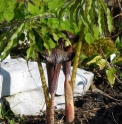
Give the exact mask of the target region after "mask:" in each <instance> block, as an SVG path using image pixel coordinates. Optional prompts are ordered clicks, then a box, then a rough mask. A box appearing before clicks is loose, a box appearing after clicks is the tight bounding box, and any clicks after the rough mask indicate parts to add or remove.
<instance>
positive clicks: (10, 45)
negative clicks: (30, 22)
mask: <svg viewBox="0 0 122 124" xmlns="http://www.w3.org/2000/svg"><path fill="white" fill-rule="evenodd" d="M23 27H24V23H22V24H21V25H20V26H19V27H18V28H17V29H16V31H15V32H14V33H13V34H12V36H11V37H10V39H9V41H8V43H7V46H6V47H5V49H4V51H3V54H2V55H1V56H0V58H1V60H4V59H5V58H6V57H7V56H8V54H9V52H10V50H11V49H12V48H13V47H14V46H16V45H17V43H18V41H17V40H16V39H17V37H19V36H20V34H21V33H22V31H23Z"/></svg>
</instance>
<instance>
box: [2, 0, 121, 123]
mask: <svg viewBox="0 0 122 124" xmlns="http://www.w3.org/2000/svg"><path fill="white" fill-rule="evenodd" d="M54 3H55V4H54ZM0 8H1V9H0V31H2V34H1V35H0V58H1V60H4V59H5V58H6V57H7V56H8V54H9V53H10V51H11V49H13V48H14V47H16V46H18V44H19V41H20V40H21V39H25V38H27V39H28V41H29V46H28V47H27V49H26V59H27V60H29V59H30V58H31V59H35V58H36V59H37V58H38V56H37V52H40V51H42V50H43V49H44V48H45V49H47V50H48V51H50V49H52V48H55V47H59V43H58V40H59V39H60V38H62V37H63V38H64V39H65V41H66V45H67V46H69V45H71V43H70V42H69V39H68V38H67V37H66V36H65V35H64V34H63V33H61V31H62V30H67V31H70V32H72V33H74V34H79V40H78V42H76V43H74V44H73V47H74V49H75V52H76V57H75V58H74V63H73V73H72V78H71V86H72V89H73V86H74V82H75V77H76V70H77V67H78V63H79V61H80V60H81V58H82V61H83V60H84V61H83V63H82V64H84V65H87V66H90V65H91V64H96V65H97V66H99V67H100V69H104V68H105V69H106V75H107V78H108V81H109V82H110V83H111V84H112V85H113V84H114V81H115V77H114V75H115V73H116V70H115V68H113V67H112V66H111V64H109V62H108V61H107V59H108V58H109V57H110V55H111V54H113V53H116V54H117V56H116V58H115V59H114V60H113V61H112V63H113V64H115V63H119V62H121V61H122V58H121V54H120V52H119V51H118V50H119V49H121V48H122V47H121V45H120V44H121V43H120V41H119V39H117V40H116V46H115V44H114V43H113V42H112V40H111V39H110V37H109V38H108V37H107V36H108V35H109V34H110V33H111V32H112V31H113V18H112V16H111V12H110V10H109V8H108V7H107V6H106V4H105V2H104V0H97V1H95V0H63V1H62V0H52V1H50V0H43V1H42V0H36V1H34V0H33V1H32V0H9V1H5V0H1V4H0ZM52 37H53V39H54V40H55V41H56V42H55V43H54V42H53V39H52ZM39 63H40V60H39V61H38V65H39V67H40V73H43V71H42V70H41V65H40V64H39ZM42 75H43V74H42ZM43 76H44V75H43ZM42 78H43V79H44V77H42ZM43 82H44V85H43V87H45V80H44V81H43ZM44 90H45V99H47V98H49V94H48V91H47V87H46V89H44ZM46 95H47V96H46ZM46 101H49V99H47V100H46ZM47 105H48V104H47ZM47 108H48V107H47ZM11 123H12V122H11Z"/></svg>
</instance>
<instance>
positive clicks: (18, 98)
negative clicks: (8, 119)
mask: <svg viewBox="0 0 122 124" xmlns="http://www.w3.org/2000/svg"><path fill="white" fill-rule="evenodd" d="M5 99H6V100H7V101H8V102H9V105H10V108H11V110H12V111H13V112H14V114H15V115H18V114H20V115H23V114H24V115H39V114H40V110H42V109H43V110H45V109H46V108H45V99H44V94H43V91H42V88H40V89H35V90H31V91H29V92H23V93H18V94H16V95H13V96H9V97H5ZM43 106H44V108H43Z"/></svg>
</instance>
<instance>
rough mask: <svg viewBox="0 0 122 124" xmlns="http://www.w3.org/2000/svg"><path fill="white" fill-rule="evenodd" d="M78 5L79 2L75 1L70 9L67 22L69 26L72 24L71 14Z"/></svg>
mask: <svg viewBox="0 0 122 124" xmlns="http://www.w3.org/2000/svg"><path fill="white" fill-rule="evenodd" d="M79 4H80V1H79V0H76V1H75V3H74V4H73V5H72V6H71V7H70V10H69V11H70V13H69V20H70V23H71V24H72V23H73V13H74V11H75V10H76V9H77V7H78V5H79Z"/></svg>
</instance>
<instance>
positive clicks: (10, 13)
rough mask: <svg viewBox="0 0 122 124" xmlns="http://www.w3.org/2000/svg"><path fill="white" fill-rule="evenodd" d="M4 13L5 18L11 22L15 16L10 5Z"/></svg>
mask: <svg viewBox="0 0 122 124" xmlns="http://www.w3.org/2000/svg"><path fill="white" fill-rule="evenodd" d="M3 15H4V17H5V19H6V20H7V21H8V22H9V21H11V20H12V19H13V18H14V10H12V9H11V8H10V7H8V8H6V10H5V11H4V12H3Z"/></svg>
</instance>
